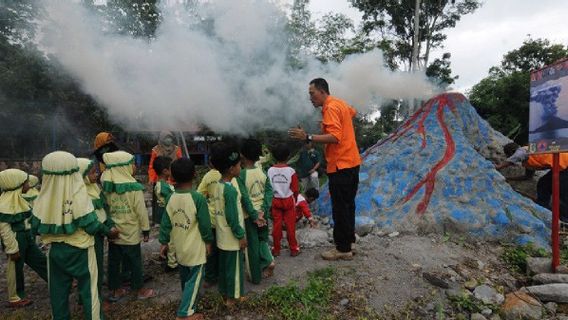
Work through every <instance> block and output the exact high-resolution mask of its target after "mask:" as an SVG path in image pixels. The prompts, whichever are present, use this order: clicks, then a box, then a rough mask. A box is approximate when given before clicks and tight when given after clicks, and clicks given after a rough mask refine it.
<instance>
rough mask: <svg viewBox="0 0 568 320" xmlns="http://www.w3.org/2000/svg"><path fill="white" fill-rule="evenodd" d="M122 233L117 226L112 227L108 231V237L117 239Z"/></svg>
mask: <svg viewBox="0 0 568 320" xmlns="http://www.w3.org/2000/svg"><path fill="white" fill-rule="evenodd" d="M119 234H120V231H118V229H117V228H116V227H112V228H111V229H110V231H109V233H108V238H109V239H116V238H118V235H119Z"/></svg>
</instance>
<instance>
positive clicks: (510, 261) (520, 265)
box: [501, 243, 568, 273]
mask: <svg viewBox="0 0 568 320" xmlns="http://www.w3.org/2000/svg"><path fill="white" fill-rule="evenodd" d="M548 256H549V253H548V252H546V250H544V249H542V248H535V247H534V246H533V245H532V244H531V243H529V244H526V245H524V246H508V247H505V251H504V253H503V254H502V255H501V259H502V260H503V262H505V264H506V265H507V266H508V267H509V269H511V271H513V272H517V273H525V272H526V270H527V258H528V257H548ZM566 257H567V258H568V252H567V255H566Z"/></svg>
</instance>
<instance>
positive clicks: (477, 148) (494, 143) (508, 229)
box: [320, 94, 551, 248]
mask: <svg viewBox="0 0 568 320" xmlns="http://www.w3.org/2000/svg"><path fill="white" fill-rule="evenodd" d="M507 142H508V139H507V138H505V137H504V136H503V135H501V134H500V133H498V132H497V131H495V130H493V129H492V128H491V127H490V126H489V125H488V124H487V122H486V121H484V120H483V119H481V118H480V117H479V115H478V114H477V112H476V111H475V109H474V108H473V106H472V105H471V104H470V103H469V102H468V101H467V99H466V98H465V97H464V96H463V95H461V94H442V95H440V96H437V97H434V98H432V99H431V100H429V101H428V102H426V103H425V104H424V105H423V106H422V108H420V109H419V110H418V111H417V112H416V113H415V114H414V115H413V116H412V117H410V118H409V119H408V120H407V121H406V122H405V123H404V124H403V125H402V126H401V127H400V128H398V129H397V130H396V131H395V132H394V133H392V134H391V135H390V136H388V137H387V138H385V139H383V140H381V141H379V142H378V143H377V144H376V145H375V146H373V147H371V148H370V149H369V150H367V151H366V152H365V154H364V155H363V158H364V160H363V164H362V166H361V173H360V181H361V182H360V184H359V192H358V194H357V199H356V202H357V223H358V224H366V223H373V224H376V225H377V226H378V227H380V228H381V229H384V230H396V231H401V232H411V233H416V232H437V233H443V232H450V233H462V234H465V235H468V236H471V237H479V238H483V239H485V240H501V239H502V240H508V241H514V242H516V243H519V244H525V243H527V242H533V243H534V244H535V245H537V246H541V247H545V248H548V247H549V243H548V242H549V238H550V229H549V227H550V219H551V214H550V211H548V210H547V209H544V208H542V207H540V206H538V205H536V204H535V203H533V202H532V201H531V200H529V199H527V198H525V197H523V196H521V195H520V194H518V193H517V192H515V191H514V190H513V189H512V188H511V186H510V185H509V184H508V183H507V182H506V181H505V178H504V177H503V176H502V175H501V174H500V173H499V172H498V171H497V170H495V168H494V165H493V163H491V162H490V161H488V160H487V159H486V158H490V157H491V156H492V154H495V153H496V152H500V151H498V150H501V147H502V145H503V144H505V143H507ZM320 214H324V215H330V214H331V201H330V199H329V193H328V191H327V189H326V188H324V190H323V192H322V197H321V198H320Z"/></svg>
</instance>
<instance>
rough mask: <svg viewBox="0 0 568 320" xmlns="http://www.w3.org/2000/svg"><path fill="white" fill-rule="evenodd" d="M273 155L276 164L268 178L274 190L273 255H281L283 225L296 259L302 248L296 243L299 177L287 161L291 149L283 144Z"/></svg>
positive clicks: (276, 148) (279, 145) (277, 146)
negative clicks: (296, 208)
mask: <svg viewBox="0 0 568 320" xmlns="http://www.w3.org/2000/svg"><path fill="white" fill-rule="evenodd" d="M272 155H273V156H274V159H275V160H276V164H275V165H274V166H272V167H271V168H270V169H268V177H269V178H270V182H271V183H272V188H273V190H274V199H273V200H272V220H273V227H272V228H273V229H272V239H273V241H274V247H273V249H272V254H273V255H274V256H279V255H280V242H281V241H282V223H284V224H286V236H287V238H288V246H289V247H290V255H291V256H292V257H295V256H297V255H299V254H300V246H299V245H298V241H296V212H295V207H296V199H297V198H298V193H299V187H298V176H297V175H296V171H294V169H292V167H290V166H288V164H287V163H286V161H288V157H289V156H290V149H289V148H288V146H287V145H285V144H283V143H281V144H278V145H276V147H274V150H272Z"/></svg>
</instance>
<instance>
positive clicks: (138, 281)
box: [108, 242, 144, 290]
mask: <svg viewBox="0 0 568 320" xmlns="http://www.w3.org/2000/svg"><path fill="white" fill-rule="evenodd" d="M121 264H122V265H123V267H124V266H125V265H127V266H129V269H130V271H131V275H132V276H131V278H130V287H131V288H132V289H133V290H138V289H141V288H142V284H143V281H144V278H143V277H144V275H143V272H142V252H141V248H140V244H135V245H122V244H115V243H112V242H110V243H109V244H108V288H109V289H110V290H116V289H119V288H120V287H121V286H122V279H121V269H120V268H121Z"/></svg>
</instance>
